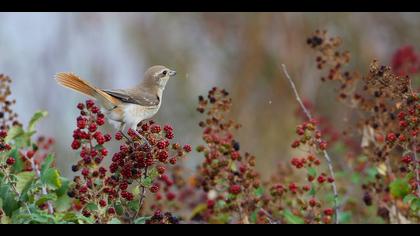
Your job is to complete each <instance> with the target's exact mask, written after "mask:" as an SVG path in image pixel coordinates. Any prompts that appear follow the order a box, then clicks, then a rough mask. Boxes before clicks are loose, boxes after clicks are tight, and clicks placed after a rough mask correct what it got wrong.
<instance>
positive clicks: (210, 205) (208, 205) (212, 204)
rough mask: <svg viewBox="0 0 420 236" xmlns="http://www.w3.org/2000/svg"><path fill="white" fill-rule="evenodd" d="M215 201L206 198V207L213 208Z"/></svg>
mask: <svg viewBox="0 0 420 236" xmlns="http://www.w3.org/2000/svg"><path fill="white" fill-rule="evenodd" d="M215 204H216V202H215V201H214V200H210V199H209V200H207V208H210V209H211V208H213V207H214V205H215Z"/></svg>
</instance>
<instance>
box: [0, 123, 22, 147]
mask: <svg viewBox="0 0 420 236" xmlns="http://www.w3.org/2000/svg"><path fill="white" fill-rule="evenodd" d="M24 133H25V131H24V130H23V128H22V126H19V125H15V126H13V127H11V128H10V129H9V131H7V136H6V138H5V139H4V142H6V143H9V142H10V141H12V140H14V139H16V138H17V137H19V136H22V135H23V134H24Z"/></svg>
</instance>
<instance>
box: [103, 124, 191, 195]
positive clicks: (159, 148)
mask: <svg viewBox="0 0 420 236" xmlns="http://www.w3.org/2000/svg"><path fill="white" fill-rule="evenodd" d="M138 134H139V135H141V136H142V137H144V138H145V139H146V140H147V142H143V140H142V138H141V137H139V136H138ZM128 135H129V136H130V138H131V140H132V142H126V143H123V144H121V145H120V150H119V152H117V153H115V154H114V155H113V157H112V163H111V165H110V167H109V169H110V173H111V174H112V176H111V177H110V178H108V179H107V181H106V182H107V186H108V187H107V188H106V189H105V190H106V191H107V192H108V194H109V195H110V196H112V197H117V196H118V194H120V196H121V197H122V198H124V199H126V200H128V201H131V200H133V198H134V194H133V193H131V192H130V191H129V190H128V187H129V185H131V184H133V183H140V186H141V188H142V191H141V192H142V196H141V198H143V197H144V196H143V195H144V192H145V189H148V190H149V191H150V192H151V193H154V194H156V200H160V199H162V192H165V197H166V200H168V201H172V200H174V198H175V197H176V195H175V193H174V192H172V191H171V190H170V188H171V186H172V185H173V180H172V179H171V178H170V177H169V175H167V174H166V171H167V169H168V168H170V166H174V165H175V164H176V163H177V162H178V160H180V159H182V158H183V157H185V155H186V154H187V153H189V152H191V146H190V145H188V144H187V145H184V146H182V145H180V144H178V143H174V142H172V140H173V138H174V133H173V128H172V126H170V125H164V126H163V127H162V126H160V125H159V124H157V123H155V122H154V121H149V122H143V123H140V124H139V125H138V129H137V130H136V131H133V130H129V131H128ZM121 136H122V135H121V134H120V133H117V134H116V135H115V138H116V139H117V140H121V139H122V137H121Z"/></svg>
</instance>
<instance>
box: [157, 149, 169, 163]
mask: <svg viewBox="0 0 420 236" xmlns="http://www.w3.org/2000/svg"><path fill="white" fill-rule="evenodd" d="M168 156H169V154H168V152H167V151H160V152H159V153H158V159H159V161H160V162H165V161H166V159H168Z"/></svg>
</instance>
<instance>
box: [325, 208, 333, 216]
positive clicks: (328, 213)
mask: <svg viewBox="0 0 420 236" xmlns="http://www.w3.org/2000/svg"><path fill="white" fill-rule="evenodd" d="M324 214H325V215H327V216H332V215H333V214H334V210H333V209H332V208H327V209H325V210H324Z"/></svg>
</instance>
